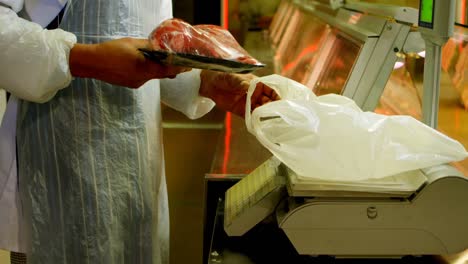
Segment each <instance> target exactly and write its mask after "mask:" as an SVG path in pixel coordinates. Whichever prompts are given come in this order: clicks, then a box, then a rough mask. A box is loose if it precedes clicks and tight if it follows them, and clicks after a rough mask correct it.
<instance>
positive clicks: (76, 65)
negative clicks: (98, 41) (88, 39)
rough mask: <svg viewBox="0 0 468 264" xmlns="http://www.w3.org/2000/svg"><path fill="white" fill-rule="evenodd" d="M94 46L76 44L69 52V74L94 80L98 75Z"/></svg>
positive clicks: (100, 63)
mask: <svg viewBox="0 0 468 264" xmlns="http://www.w3.org/2000/svg"><path fill="white" fill-rule="evenodd" d="M97 55H98V54H97V53H96V45H94V44H76V45H75V46H74V47H73V48H72V49H71V50H70V60H69V64H70V72H71V74H72V75H73V76H75V77H83V78H96V77H97V75H98V74H99V72H100V71H99V66H100V65H102V61H99V60H98V59H99V58H98V56H97Z"/></svg>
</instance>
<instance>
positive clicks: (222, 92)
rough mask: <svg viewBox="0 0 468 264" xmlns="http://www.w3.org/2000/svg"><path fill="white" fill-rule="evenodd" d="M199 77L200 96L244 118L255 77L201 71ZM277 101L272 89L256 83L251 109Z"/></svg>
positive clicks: (251, 75)
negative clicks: (251, 82)
mask: <svg viewBox="0 0 468 264" xmlns="http://www.w3.org/2000/svg"><path fill="white" fill-rule="evenodd" d="M200 77H201V84H200V92H199V93H200V95H202V96H205V97H208V98H211V99H212V100H213V101H214V102H215V103H216V105H217V106H218V107H219V108H220V109H223V110H225V111H229V112H232V113H234V114H236V115H238V116H241V117H244V115H245V103H246V99H247V91H248V89H249V85H250V81H251V80H252V79H254V78H255V77H256V76H255V75H253V74H232V73H223V72H215V71H208V70H203V71H202V72H201V74H200ZM278 99H279V96H278V94H277V93H276V92H275V91H274V90H273V89H272V88H270V87H268V86H267V85H265V84H263V83H258V84H257V86H256V88H255V91H254V93H253V94H252V97H251V104H252V105H251V109H252V111H253V110H254V109H255V108H256V107H259V106H261V105H263V104H266V103H268V102H271V101H276V100H278Z"/></svg>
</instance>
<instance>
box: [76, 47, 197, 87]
mask: <svg viewBox="0 0 468 264" xmlns="http://www.w3.org/2000/svg"><path fill="white" fill-rule="evenodd" d="M148 46H149V43H148V40H146V39H135V38H122V39H117V40H111V41H106V42H102V43H99V44H76V45H75V46H74V47H73V48H72V49H71V51H70V59H69V63H70V71H71V74H72V75H73V76H75V77H83V78H94V79H98V80H102V81H105V82H108V83H111V84H115V85H120V86H126V87H130V88H138V87H140V86H142V85H143V84H144V83H146V82H147V81H149V80H151V79H163V78H175V77H176V75H177V74H179V73H182V72H185V71H188V70H190V69H189V68H183V67H178V66H168V65H163V64H158V63H155V62H152V61H150V60H148V59H146V58H145V57H144V56H143V54H141V52H140V51H138V49H139V48H147V47H148Z"/></svg>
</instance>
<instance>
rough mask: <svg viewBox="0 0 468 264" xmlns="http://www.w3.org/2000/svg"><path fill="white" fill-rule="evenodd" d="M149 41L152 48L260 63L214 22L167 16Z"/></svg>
mask: <svg viewBox="0 0 468 264" xmlns="http://www.w3.org/2000/svg"><path fill="white" fill-rule="evenodd" d="M150 42H151V45H152V48H153V49H154V50H164V51H170V52H174V53H182V54H192V55H200V56H205V57H212V58H220V59H225V60H232V61H237V62H241V63H246V64H252V65H257V64H258V65H260V64H261V63H260V62H259V61H258V60H256V59H254V58H253V57H252V56H250V55H249V54H248V53H247V51H245V50H244V49H243V48H242V47H241V46H240V45H239V43H237V41H236V40H235V38H234V37H233V36H232V35H231V33H229V31H227V30H225V29H223V28H221V27H219V26H215V25H196V26H192V25H190V24H189V23H187V22H185V21H183V20H181V19H174V18H173V19H168V20H165V21H163V22H162V23H161V24H160V25H159V26H158V27H157V28H156V29H155V30H153V32H152V33H151V35H150Z"/></svg>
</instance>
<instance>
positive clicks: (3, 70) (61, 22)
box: [0, 0, 276, 264]
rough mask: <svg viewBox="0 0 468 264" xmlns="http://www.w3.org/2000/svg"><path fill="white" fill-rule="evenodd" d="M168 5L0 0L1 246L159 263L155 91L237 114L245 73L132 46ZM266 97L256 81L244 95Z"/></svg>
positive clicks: (73, 257) (160, 172)
mask: <svg viewBox="0 0 468 264" xmlns="http://www.w3.org/2000/svg"><path fill="white" fill-rule="evenodd" d="M171 16H172V9H171V1H170V0H99V1H98V0H69V1H67V0H24V2H23V0H0V88H2V89H5V90H6V91H7V92H8V93H9V94H10V97H9V101H8V106H7V111H6V114H5V116H4V117H3V121H2V124H1V127H0V150H1V152H2V153H1V154H0V248H2V249H6V250H10V251H15V252H23V253H26V256H27V258H28V259H27V262H28V263H41V264H43V263H47V264H59V263H60V264H70V263H80V264H82V263H86V264H90V263H92V264H94V263H128V264H134V263H145V264H151V263H157V264H160V263H163V264H164V263H168V260H169V258H168V254H169V249H168V247H169V213H168V201H167V191H166V179H165V174H164V163H163V150H162V145H161V142H162V138H161V136H162V135H161V108H160V102H162V103H164V104H166V105H168V106H170V107H172V108H174V109H176V110H179V111H181V112H182V113H184V114H186V115H187V116H188V117H190V118H198V117H200V116H202V115H204V114H205V113H207V112H208V111H210V109H212V108H213V106H214V105H215V104H216V105H217V107H219V108H220V109H223V110H226V111H231V112H233V113H234V114H237V115H240V116H243V115H244V108H245V105H244V104H245V99H246V98H245V96H246V90H247V87H248V85H249V81H250V80H251V79H252V78H254V76H253V75H237V74H229V73H222V72H212V71H206V70H203V71H202V70H196V69H193V70H191V69H187V68H183V67H174V66H170V65H162V64H159V63H157V62H152V61H148V60H146V59H145V57H143V56H142V54H141V53H140V52H139V51H138V48H144V47H148V46H149V40H148V39H147V36H148V35H149V34H150V32H152V30H153V29H154V28H155V27H156V26H157V25H158V24H159V23H160V22H161V21H164V20H166V19H169V18H171ZM46 28H47V29H46ZM275 98H276V96H275V93H274V92H273V91H272V90H271V89H270V88H269V87H267V86H265V85H263V84H260V85H258V86H257V90H256V93H255V94H254V98H253V101H254V104H264V103H266V102H269V101H271V100H274V99H275ZM22 261H25V260H22Z"/></svg>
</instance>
